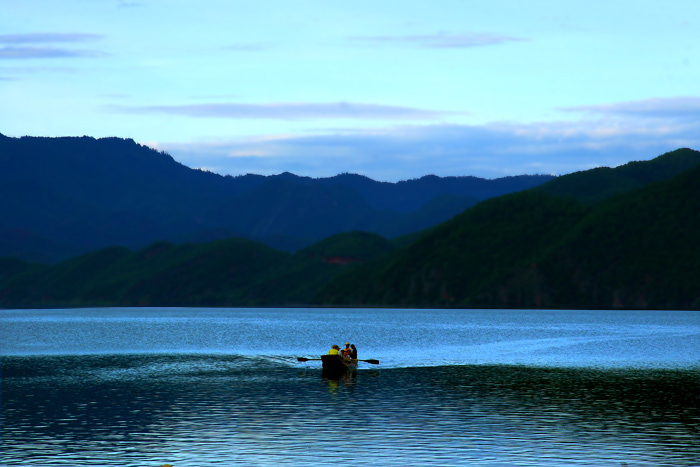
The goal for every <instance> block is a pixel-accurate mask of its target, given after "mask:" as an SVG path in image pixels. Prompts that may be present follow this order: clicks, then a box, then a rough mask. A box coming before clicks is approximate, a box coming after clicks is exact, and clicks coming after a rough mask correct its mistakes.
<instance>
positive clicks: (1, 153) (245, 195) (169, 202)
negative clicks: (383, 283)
mask: <svg viewBox="0 0 700 467" xmlns="http://www.w3.org/2000/svg"><path fill="white" fill-rule="evenodd" d="M551 178H552V177H551V176H520V177H506V178H503V179H496V180H484V179H479V178H476V177H444V178H442V177H436V176H426V177H422V178H420V179H418V180H409V181H405V182H399V183H387V182H377V181H374V180H371V179H369V178H367V177H363V176H360V175H351V174H344V175H339V176H337V177H330V178H325V179H312V178H309V177H299V176H296V175H294V174H290V173H283V174H279V175H274V176H268V177H266V176H260V175H251V174H248V175H242V176H237V177H231V176H225V177H224V176H221V175H217V174H214V173H210V172H206V171H201V170H193V169H191V168H188V167H185V166H183V165H182V164H179V163H177V162H176V161H175V160H173V158H172V157H170V156H169V155H168V154H166V153H163V152H161V151H156V150H154V149H152V148H149V147H146V146H143V145H140V144H137V143H136V142H134V141H133V140H130V139H121V138H102V139H95V138H90V137H79V138H78V137H65V138H37V137H22V138H9V137H6V136H4V135H2V134H0V255H8V256H14V257H17V258H22V259H27V260H31V261H42V262H57V261H60V260H62V259H66V258H68V257H70V256H74V255H77V254H80V253H85V252H87V251H92V250H96V249H99V248H103V247H106V246H113V245H120V246H126V247H128V248H132V249H137V248H142V247H144V246H146V245H148V244H150V243H153V242H156V241H170V242H175V243H177V242H181V241H188V240H189V241H208V240H212V239H216V238H227V237H230V236H232V235H235V236H240V237H244V238H248V239H253V240H256V241H260V242H263V243H265V244H268V245H271V246H274V247H276V248H284V249H286V250H288V251H296V250H297V249H298V248H300V247H303V246H306V245H310V244H312V243H314V242H316V241H318V240H320V239H322V238H324V237H327V236H329V235H333V234H336V233H339V232H349V231H353V230H366V231H371V232H374V233H379V234H381V235H385V236H399V235H405V234H408V233H411V232H415V231H417V230H421V229H425V228H428V227H430V226H432V225H435V224H437V223H440V222H443V221H445V220H447V219H449V218H450V217H452V216H453V215H455V214H457V213H458V212H461V210H463V209H465V208H466V207H467V206H469V205H471V204H473V203H474V202H475V201H476V200H477V199H483V198H485V197H489V196H497V195H500V194H503V193H509V192H512V191H518V190H522V189H525V188H529V187H531V186H534V185H537V184H540V183H543V182H545V181H547V180H550V179H551ZM446 196H447V197H448V198H445V197H446Z"/></svg>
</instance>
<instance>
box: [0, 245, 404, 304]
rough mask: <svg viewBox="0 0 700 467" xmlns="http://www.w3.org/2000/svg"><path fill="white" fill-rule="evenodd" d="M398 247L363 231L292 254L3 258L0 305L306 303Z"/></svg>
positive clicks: (172, 249)
mask: <svg viewBox="0 0 700 467" xmlns="http://www.w3.org/2000/svg"><path fill="white" fill-rule="evenodd" d="M391 249H393V247H392V246H391V244H390V243H389V242H388V241H387V240H385V239H384V238H382V237H379V236H377V235H374V234H367V233H364V232H351V233H343V234H337V235H335V236H333V237H330V238H328V239H325V240H323V241H322V242H320V243H319V244H317V245H313V246H311V247H309V248H306V249H304V250H301V251H299V252H297V253H296V254H294V255H292V254H289V253H286V252H282V251H278V250H274V249H272V248H270V247H268V246H266V245H263V244H260V243H257V242H253V241H250V240H244V239H228V240H217V241H212V242H208V243H204V244H184V245H173V244H170V243H164V242H160V243H155V244H152V245H150V246H148V247H146V248H144V249H141V250H138V251H131V250H129V249H127V248H124V247H110V248H105V249H101V250H98V251H95V252H91V253H87V254H84V255H81V256H78V257H75V258H72V259H70V260H67V261H64V262H61V263H59V264H56V265H52V266H49V265H38V264H32V263H26V262H23V261H20V260H17V259H9V258H5V259H0V306H1V307H5V308H11V307H42V308H45V307H56V306H61V307H65V306H275V305H276V306H284V305H300V304H309V303H310V302H311V300H312V298H313V296H314V295H315V294H316V292H317V291H318V290H319V289H320V288H321V287H323V286H324V285H325V284H326V283H327V282H328V281H329V280H331V279H332V278H333V277H334V276H335V275H336V274H338V273H339V272H341V271H342V270H343V268H344V267H346V266H348V265H350V264H357V263H361V262H363V261H367V260H369V259H372V258H374V257H376V256H378V255H381V254H384V253H385V252H386V251H389V250H391Z"/></svg>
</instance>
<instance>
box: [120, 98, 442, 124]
mask: <svg viewBox="0 0 700 467" xmlns="http://www.w3.org/2000/svg"><path fill="white" fill-rule="evenodd" d="M112 108H113V109H115V110H120V111H125V112H133V113H142V114H143V113H166V114H171V115H184V116H187V117H199V118H230V119H269V120H305V119H329V118H333V119H367V120H397V119H398V120H402V119H409V120H415V119H434V118H439V117H441V116H445V115H448V114H449V113H448V112H438V111H432V110H424V109H417V108H413V107H400V106H391V105H380V104H361V103H348V102H332V103H308V102H292V103H289V102H286V103H284V102H283V103H271V104H243V103H209V104H190V105H155V106H141V107H112Z"/></svg>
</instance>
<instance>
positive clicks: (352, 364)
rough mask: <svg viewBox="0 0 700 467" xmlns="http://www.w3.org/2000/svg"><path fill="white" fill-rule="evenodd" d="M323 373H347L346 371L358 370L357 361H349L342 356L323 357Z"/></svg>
mask: <svg viewBox="0 0 700 467" xmlns="http://www.w3.org/2000/svg"><path fill="white" fill-rule="evenodd" d="M321 363H322V365H323V371H327V372H329V373H345V372H346V371H352V370H357V360H352V359H350V360H348V359H344V358H342V357H341V356H340V355H321Z"/></svg>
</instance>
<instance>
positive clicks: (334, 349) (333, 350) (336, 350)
mask: <svg viewBox="0 0 700 467" xmlns="http://www.w3.org/2000/svg"><path fill="white" fill-rule="evenodd" d="M339 353H340V346H339V345H336V344H333V346H331V350H329V351H328V355H338V354H339Z"/></svg>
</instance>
